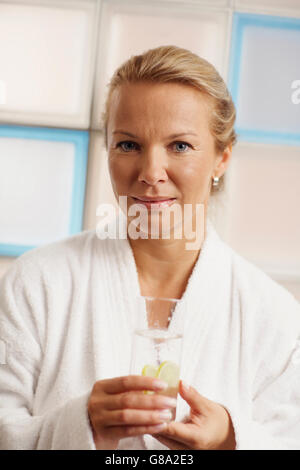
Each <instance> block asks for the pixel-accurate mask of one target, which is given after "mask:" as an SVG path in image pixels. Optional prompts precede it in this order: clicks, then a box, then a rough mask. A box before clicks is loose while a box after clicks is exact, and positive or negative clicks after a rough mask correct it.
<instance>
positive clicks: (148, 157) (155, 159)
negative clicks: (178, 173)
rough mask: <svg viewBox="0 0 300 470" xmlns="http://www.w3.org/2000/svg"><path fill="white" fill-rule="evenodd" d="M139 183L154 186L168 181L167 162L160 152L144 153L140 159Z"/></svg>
mask: <svg viewBox="0 0 300 470" xmlns="http://www.w3.org/2000/svg"><path fill="white" fill-rule="evenodd" d="M139 162H140V164H139V176H138V181H139V182H142V183H145V184H148V185H151V186H154V185H155V184H157V183H159V182H164V181H167V179H168V174H167V171H166V170H167V161H166V158H165V157H164V155H162V153H161V152H159V151H155V150H152V151H148V152H146V151H145V152H143V154H142V155H140V159H139Z"/></svg>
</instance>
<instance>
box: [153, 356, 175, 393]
mask: <svg viewBox="0 0 300 470" xmlns="http://www.w3.org/2000/svg"><path fill="white" fill-rule="evenodd" d="M179 374H180V370H179V366H178V365H177V364H175V362H172V361H164V362H162V363H161V364H160V366H159V368H158V371H157V374H156V378H157V379H160V380H163V381H164V382H166V383H167V384H168V386H169V387H177V386H178V382H179Z"/></svg>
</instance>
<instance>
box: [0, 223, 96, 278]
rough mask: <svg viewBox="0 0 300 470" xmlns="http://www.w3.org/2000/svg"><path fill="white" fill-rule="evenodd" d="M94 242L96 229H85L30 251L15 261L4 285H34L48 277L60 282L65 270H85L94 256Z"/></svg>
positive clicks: (8, 271)
mask: <svg viewBox="0 0 300 470" xmlns="http://www.w3.org/2000/svg"><path fill="white" fill-rule="evenodd" d="M95 239H96V234H95V231H94V230H85V231H82V232H80V233H77V234H75V235H72V236H69V237H66V238H64V239H61V240H57V241H55V242H52V243H48V244H45V245H42V246H39V247H36V248H34V249H32V250H30V251H27V252H25V253H24V254H22V255H21V256H19V257H18V258H16V259H15V260H14V261H13V262H12V264H11V266H10V267H9V268H8V270H7V271H6V273H5V274H4V276H3V282H5V281H6V280H7V281H9V280H11V281H12V280H13V279H16V281H17V282H27V281H28V282H30V283H32V282H33V281H40V280H41V278H44V277H45V278H47V277H48V276H51V277H52V276H53V277H54V278H55V279H59V277H60V276H61V275H62V274H65V273H66V271H69V272H72V271H76V270H79V269H80V267H81V269H83V268H84V263H85V262H86V260H88V259H89V258H90V257H91V256H92V252H93V249H94V246H95Z"/></svg>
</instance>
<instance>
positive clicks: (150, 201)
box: [132, 196, 176, 209]
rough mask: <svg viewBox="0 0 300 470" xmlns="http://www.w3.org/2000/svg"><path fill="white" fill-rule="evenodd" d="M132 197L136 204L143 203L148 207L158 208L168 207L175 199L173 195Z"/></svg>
mask: <svg viewBox="0 0 300 470" xmlns="http://www.w3.org/2000/svg"><path fill="white" fill-rule="evenodd" d="M132 199H133V200H134V201H135V202H136V203H137V204H143V205H145V206H146V207H147V208H149V209H160V208H164V207H169V206H170V205H171V204H173V202H174V201H175V200H176V198H175V197H172V198H166V197H162V198H158V197H157V198H150V197H149V198H146V197H141V198H138V197H133V196H132Z"/></svg>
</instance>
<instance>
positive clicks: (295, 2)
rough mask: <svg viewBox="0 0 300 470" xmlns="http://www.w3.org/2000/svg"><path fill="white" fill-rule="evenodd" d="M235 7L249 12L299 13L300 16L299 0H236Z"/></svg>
mask: <svg viewBox="0 0 300 470" xmlns="http://www.w3.org/2000/svg"><path fill="white" fill-rule="evenodd" d="M233 4H234V6H235V7H236V8H237V9H240V8H243V9H248V10H249V11H260V10H265V11H269V12H274V13H276V11H278V12H279V11H280V12H281V13H283V14H284V13H285V12H286V13H287V14H288V13H292V12H295V13H297V12H299V14H300V2H299V0H234V3H233Z"/></svg>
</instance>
